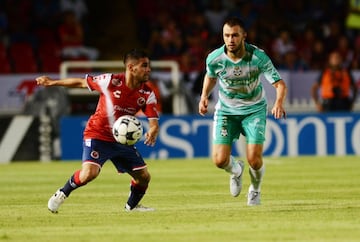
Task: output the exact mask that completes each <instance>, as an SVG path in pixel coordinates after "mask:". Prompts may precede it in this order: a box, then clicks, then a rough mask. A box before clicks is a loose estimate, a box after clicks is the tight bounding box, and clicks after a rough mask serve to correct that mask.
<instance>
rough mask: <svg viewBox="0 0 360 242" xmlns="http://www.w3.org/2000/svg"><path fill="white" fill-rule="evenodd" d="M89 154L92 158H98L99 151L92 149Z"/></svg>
mask: <svg viewBox="0 0 360 242" xmlns="http://www.w3.org/2000/svg"><path fill="white" fill-rule="evenodd" d="M90 156H91V157H92V158H94V159H99V156H100V155H99V152H97V151H96V150H93V151H91V153H90Z"/></svg>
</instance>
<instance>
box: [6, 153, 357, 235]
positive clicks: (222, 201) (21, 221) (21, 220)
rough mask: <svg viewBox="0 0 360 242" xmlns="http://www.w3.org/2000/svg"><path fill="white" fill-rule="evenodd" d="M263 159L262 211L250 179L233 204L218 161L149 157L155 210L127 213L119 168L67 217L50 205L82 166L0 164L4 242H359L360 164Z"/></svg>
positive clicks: (149, 199)
mask: <svg viewBox="0 0 360 242" xmlns="http://www.w3.org/2000/svg"><path fill="white" fill-rule="evenodd" d="M264 160H265V164H266V172H265V176H264V182H263V186H262V205H261V206H257V207H248V206H247V205H246V197H245V194H246V192H247V188H248V185H249V175H248V173H247V172H246V173H245V174H244V177H243V184H244V188H243V191H242V193H241V194H240V196H239V197H237V198H233V197H231V195H230V194H229V187H228V183H229V176H228V174H227V173H225V172H224V171H222V170H220V169H217V168H215V166H214V165H213V164H212V162H211V161H210V160H209V159H189V160H186V159H184V160H183V159H172V160H166V161H165V160H149V161H147V163H148V166H149V170H150V172H151V174H152V181H151V184H150V187H149V190H148V192H147V194H146V196H145V197H144V199H143V201H142V203H143V204H144V205H146V206H152V207H155V208H156V211H154V212H148V213H140V212H131V213H129V212H125V211H124V210H123V207H124V203H125V201H126V199H127V195H128V192H129V181H130V178H129V176H128V175H127V174H123V175H118V174H117V173H116V170H115V168H114V167H113V165H112V164H111V162H108V163H106V164H105V166H104V168H103V170H102V172H101V174H100V176H99V177H98V178H97V179H96V180H94V181H92V182H91V183H89V184H88V185H87V186H85V187H82V188H80V189H78V190H76V191H74V192H73V193H72V194H71V196H70V197H69V198H68V199H67V200H66V201H65V203H64V204H63V206H62V207H61V208H60V210H59V213H58V214H52V213H50V212H49V211H48V210H47V200H48V198H49V197H50V196H51V195H52V193H53V192H54V191H55V190H56V189H57V188H58V187H60V186H62V185H63V184H64V182H65V181H66V180H67V179H68V178H69V177H70V175H71V174H72V173H73V171H75V169H78V168H80V165H81V164H80V162H53V163H40V162H15V163H12V164H8V165H0V241H27V242H29V241H36V242H42V241H47V242H57V241H61V242H72V241H77V242H79V241H80V242H81V241H83V242H88V241H125V242H133V241H134V242H135V241H136V242H138V241H145V242H161V241H166V242H178V241H184V242H190V241H194V242H232V241H306V242H309V241H316V242H321V241H324V242H325V241H326V242H334V241H339V242H340V241H341V242H342V241H346V242H352V241H360V158H359V157H356V156H347V157H298V158H291V157H279V158H271V157H265V159H264ZM247 167H248V166H246V168H247Z"/></svg>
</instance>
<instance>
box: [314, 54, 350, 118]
mask: <svg viewBox="0 0 360 242" xmlns="http://www.w3.org/2000/svg"><path fill="white" fill-rule="evenodd" d="M342 63H343V60H342V58H341V55H340V54H339V53H338V52H336V51H334V52H331V53H330V55H329V62H328V66H327V67H326V68H324V70H323V71H322V73H321V75H320V77H319V79H318V81H317V82H315V83H314V85H313V87H312V97H313V99H314V101H315V103H316V106H317V109H318V110H319V111H320V112H327V111H351V110H352V108H353V105H354V102H355V100H356V96H357V87H356V84H355V82H354V79H353V77H352V76H351V73H350V71H349V70H348V69H345V68H343V67H342ZM319 92H320V97H319Z"/></svg>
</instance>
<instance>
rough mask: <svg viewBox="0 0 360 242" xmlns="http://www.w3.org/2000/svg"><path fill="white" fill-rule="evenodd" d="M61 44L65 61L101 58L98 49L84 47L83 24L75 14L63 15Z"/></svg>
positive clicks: (66, 13)
mask: <svg viewBox="0 0 360 242" xmlns="http://www.w3.org/2000/svg"><path fill="white" fill-rule="evenodd" d="M58 31H59V37H60V44H61V46H62V51H61V52H62V57H63V58H64V59H78V58H86V59H89V60H96V59H97V58H98V56H99V52H98V50H97V49H95V48H93V47H88V46H85V45H84V33H83V28H82V25H81V23H80V22H79V21H78V20H77V19H76V17H75V14H74V12H72V11H67V12H64V13H63V22H62V24H61V25H60V26H59V29H58Z"/></svg>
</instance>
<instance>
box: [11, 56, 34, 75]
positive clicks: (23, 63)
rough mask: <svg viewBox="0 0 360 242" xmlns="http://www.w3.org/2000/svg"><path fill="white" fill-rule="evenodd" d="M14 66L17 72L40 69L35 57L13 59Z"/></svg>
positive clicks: (32, 71)
mask: <svg viewBox="0 0 360 242" xmlns="http://www.w3.org/2000/svg"><path fill="white" fill-rule="evenodd" d="M13 67H14V72H16V73H35V72H38V71H39V70H38V65H37V62H36V60H35V59H34V58H23V59H20V58H18V59H16V60H13Z"/></svg>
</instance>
